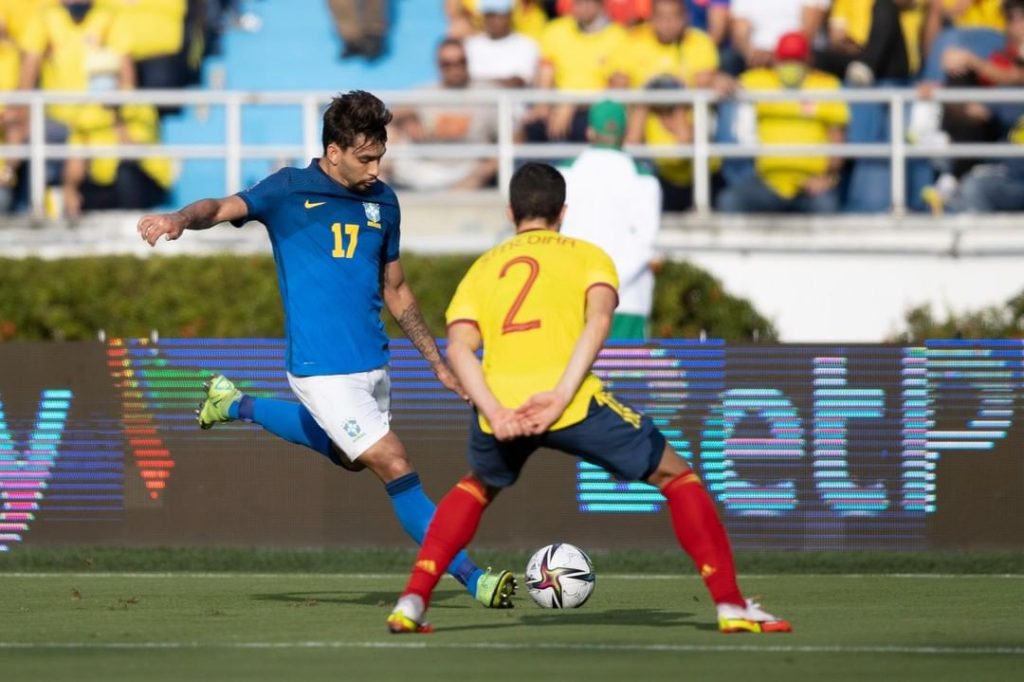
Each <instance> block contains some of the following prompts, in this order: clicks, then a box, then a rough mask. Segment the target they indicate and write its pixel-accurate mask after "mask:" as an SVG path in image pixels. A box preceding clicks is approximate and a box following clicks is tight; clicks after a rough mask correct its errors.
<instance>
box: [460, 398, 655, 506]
mask: <svg viewBox="0 0 1024 682" xmlns="http://www.w3.org/2000/svg"><path fill="white" fill-rule="evenodd" d="M538 448H551V449H553V450H561V451H562V452H564V453H566V454H570V455H575V456H576V457H579V458H581V459H583V460H585V461H587V462H590V463H591V464H596V465H597V466H599V467H601V468H603V469H604V470H606V471H608V472H609V473H611V474H612V475H613V476H615V477H616V478H618V479H621V480H623V481H644V480H647V478H648V477H650V475H651V474H653V473H654V471H655V469H657V468H658V464H659V463H660V462H661V456H662V454H663V453H664V451H665V436H663V435H662V433H661V431H659V430H658V429H657V427H656V426H654V423H653V422H652V421H651V419H650V418H649V417H647V416H646V415H643V414H640V413H639V412H637V411H635V410H633V409H632V408H630V407H628V406H626V405H623V404H622V403H620V402H618V401H617V400H615V398H614V397H613V396H612V395H611V393H608V392H603V393H599V394H597V395H595V396H594V397H593V398H591V399H590V407H589V409H588V410H587V416H586V418H584V419H583V421H581V422H577V423H575V424H573V425H572V426H567V427H565V428H564V429H558V430H557V431H548V432H547V433H544V434H542V435H540V436H530V437H527V438H517V439H515V440H511V441H499V440H498V439H497V438H495V437H494V435H493V434H490V433H484V432H483V430H482V429H481V428H480V423H479V421H478V420H477V418H476V415H475V414H474V415H473V421H472V425H471V427H470V434H469V450H468V452H467V458H468V459H469V466H470V469H472V471H473V475H474V476H476V477H477V478H479V479H480V480H481V481H483V483H484V484H486V485H488V486H490V487H492V488H507V487H508V486H510V485H512V484H513V483H515V482H516V479H518V478H519V472H521V471H522V470H523V465H524V464H526V460H527V459H529V457H530V455H532V454H533V453H534V452H536V450H537V449H538Z"/></svg>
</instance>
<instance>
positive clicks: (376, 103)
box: [323, 90, 391, 153]
mask: <svg viewBox="0 0 1024 682" xmlns="http://www.w3.org/2000/svg"><path fill="white" fill-rule="evenodd" d="M388 123H391V112H390V111H388V108H387V107H386V106H384V102H382V101H380V99H378V98H377V97H375V96H374V95H371V94H370V93H368V92H366V91H365V90H352V91H351V92H346V93H345V94H344V95H338V96H337V97H335V98H334V99H333V100H331V105H330V106H329V107H327V111H325V112H324V134H323V142H324V152H325V153H326V152H327V145H329V144H330V143H332V142H333V143H334V144H336V145H338V146H339V147H341V148H342V149H348V148H349V147H352V146H354V145H355V143H356V138H358V137H359V136H360V135H363V136H365V139H366V141H367V142H380V143H382V144H383V143H384V142H387V141H388V128H387V125H388Z"/></svg>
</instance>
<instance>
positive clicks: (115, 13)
mask: <svg viewBox="0 0 1024 682" xmlns="http://www.w3.org/2000/svg"><path fill="white" fill-rule="evenodd" d="M237 11H238V7H237V0H0V93H2V92H10V91H14V90H33V89H41V90H60V91H79V92H83V93H104V92H110V91H113V90H133V89H147V88H159V89H173V88H181V87H185V86H187V85H190V84H193V83H196V82H198V75H199V68H200V65H201V62H202V59H203V58H204V57H205V56H206V55H208V54H210V53H211V52H215V51H217V50H218V49H219V44H218V37H219V34H220V32H221V30H222V29H223V26H224V22H226V21H228V17H230V16H233V13H236V12H237ZM177 113H179V108H177V107H162V106H161V107H156V106H153V105H150V104H144V103H134V104H124V105H104V104H99V103H88V102H83V103H68V104H53V105H49V106H47V108H46V112H45V140H46V142H47V143H51V144H64V143H66V144H68V145H70V146H72V148H75V147H87V146H89V145H112V144H146V145H150V144H156V143H159V142H160V137H161V136H160V130H161V120H162V119H163V118H164V117H166V116H172V115H175V114H177ZM28 135H29V112H28V107H25V106H13V105H9V104H8V105H5V104H4V103H3V102H2V101H0V142H3V143H6V144H22V143H25V142H26V140H27V139H28ZM27 165H28V164H27V163H26V162H24V161H22V160H7V161H0V212H6V211H10V210H14V209H17V208H19V207H23V206H24V205H25V204H26V203H27V196H26V194H27V185H28V183H27V182H26V174H27ZM173 179H174V167H173V165H172V163H171V162H170V160H168V159H165V158H142V159H126V158H120V159H119V158H85V157H83V158H70V159H68V160H67V161H66V162H63V163H61V162H58V161H51V162H49V163H48V164H47V168H46V181H47V187H48V189H47V203H48V206H49V210H51V211H52V212H53V213H54V214H64V215H66V216H67V217H69V218H77V217H78V216H79V215H80V214H81V212H82V211H85V210H92V209H113V208H123V209H145V208H152V207H154V206H157V205H160V204H162V203H164V202H165V201H166V199H167V193H168V190H169V188H170V186H171V183H172V182H173Z"/></svg>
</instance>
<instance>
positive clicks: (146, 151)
mask: <svg viewBox="0 0 1024 682" xmlns="http://www.w3.org/2000/svg"><path fill="white" fill-rule="evenodd" d="M377 94H378V95H379V96H380V97H381V99H383V100H384V101H385V102H387V103H388V105H389V106H415V105H439V104H441V105H451V106H459V105H491V106H494V107H496V111H497V123H498V125H497V141H496V143H495V144H393V145H391V146H390V147H389V150H388V154H389V156H392V157H400V158H410V157H411V158H452V159H468V158H487V157H490V158H497V159H498V162H499V164H498V166H499V175H498V185H499V187H503V188H504V187H507V186H508V179H509V178H510V177H511V174H512V171H513V169H514V165H515V160H516V159H517V158H533V159H545V158H547V159H559V158H566V157H569V156H573V155H575V154H578V153H579V152H580V150H581V149H583V148H584V146H585V145H580V144H567V143H545V144H524V143H517V142H515V125H516V117H517V115H518V112H520V111H522V107H523V106H524V105H527V104H544V103H547V104H558V103H571V104H587V103H592V102H595V101H598V100H601V99H606V98H608V99H615V100H617V101H621V102H623V103H626V104H633V103H644V104H687V105H690V106H692V107H693V123H694V140H693V143H692V144H689V145H658V146H647V145H637V146H631V147H628V148H627V151H629V152H630V153H632V154H634V155H635V156H637V157H639V158H662V157H689V158H692V159H693V163H694V209H695V211H696V212H697V213H706V212H708V211H710V208H711V184H710V162H711V159H712V158H713V157H719V158H751V157H757V156H789V155H793V154H808V155H817V156H822V155H826V156H842V157H845V158H855V159H856V158H883V159H884V158H887V159H889V161H890V166H891V171H892V172H891V193H892V202H893V205H892V210H893V212H894V213H896V214H902V213H903V212H904V211H905V209H906V206H905V202H904V196H905V194H906V192H905V190H906V174H905V162H906V161H907V160H908V159H914V158H963V157H982V158H985V157H987V158H1019V157H1024V145H1013V144H1007V143H998V144H950V145H944V146H919V145H915V144H911V143H910V142H907V141H906V138H905V135H904V134H895V135H892V136H891V137H892V140H891V141H890V142H883V143H869V144H853V143H849V144H826V145H770V146H765V145H758V144H739V143H736V144H716V143H713V142H712V141H711V132H712V113H713V109H714V106H715V104H716V103H717V102H718V101H719V99H718V97H717V95H716V94H715V93H714V92H712V91H709V90H678V91H673V90H657V91H650V90H605V91H600V92H585V93H584V92H557V91H550V90H482V89H481V90H475V89H474V90H466V91H460V92H458V94H457V97H455V96H453V93H452V92H451V91H445V90H401V91H383V92H379V93H377ZM334 95H335V93H333V92H326V91H325V92H299V91H296V92H235V91H218V90H145V91H139V90H135V91H123V92H110V93H89V92H44V91H31V92H28V91H18V92H5V93H0V104H3V105H5V106H8V107H10V106H27V107H28V109H29V123H30V135H29V143H28V144H25V145H2V144H0V159H28V160H29V161H30V162H31V173H30V178H29V183H30V192H29V194H30V198H31V203H32V207H33V211H34V212H35V213H36V214H37V215H41V214H42V212H43V205H44V192H45V168H44V166H45V162H46V160H47V159H66V158H72V157H73V158H82V157H85V158H94V157H103V156H120V157H122V158H144V157H149V156H163V157H167V158H172V159H210V158H222V159H224V173H225V184H226V190H227V192H228V193H232V192H236V191H238V190H239V189H241V177H242V170H241V168H242V161H243V160H244V159H257V158H262V159H270V158H282V157H284V158H295V159H298V158H312V157H315V156H318V155H319V154H320V153H321V143H320V116H321V109H322V107H323V106H325V105H326V104H327V103H328V102H329V101H330V99H331V98H332V97H333V96H334ZM733 99H734V100H735V101H740V102H758V101H792V100H793V99H799V100H800V101H844V102H847V103H876V104H885V105H887V107H888V116H889V128H890V130H891V131H904V129H905V127H906V126H905V107H906V106H907V105H908V104H910V103H911V102H914V101H917V100H918V99H919V97H918V94H917V92H916V91H915V90H913V89H886V88H883V89H845V90H820V91H800V92H799V95H795V94H794V93H793V92H787V91H740V92H737V93H736V94H735V95H734V96H733ZM932 99H933V100H934V101H937V102H968V101H971V102H981V103H1014V104H1024V89H1021V90H1015V89H994V88H993V89H963V88H961V89H953V88H950V89H939V90H936V91H935V92H934V94H933V96H932ZM82 103H96V104H110V105H116V104H131V103H146V104H154V105H186V106H223V107H224V108H225V117H224V121H225V125H224V142H223V143H220V144H175V145H171V144H160V145H134V144H129V145H106V146H99V145H96V146H89V147H70V146H67V145H49V144H46V142H45V139H44V132H43V131H44V128H45V126H44V123H45V107H46V106H47V105H49V104H82ZM265 105H285V106H299V107H300V109H301V120H300V122H299V123H300V125H301V127H302V144H298V145H296V144H283V145H282V144H243V142H242V109H243V107H246V106H265Z"/></svg>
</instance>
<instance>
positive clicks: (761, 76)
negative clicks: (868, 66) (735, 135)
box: [740, 69, 850, 199]
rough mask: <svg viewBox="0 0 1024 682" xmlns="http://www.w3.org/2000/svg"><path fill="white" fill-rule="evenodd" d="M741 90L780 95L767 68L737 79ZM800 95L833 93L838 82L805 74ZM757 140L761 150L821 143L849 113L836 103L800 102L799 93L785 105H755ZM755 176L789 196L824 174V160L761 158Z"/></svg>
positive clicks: (779, 85) (775, 78)
mask: <svg viewBox="0 0 1024 682" xmlns="http://www.w3.org/2000/svg"><path fill="white" fill-rule="evenodd" d="M740 85H741V86H742V87H743V88H745V89H747V90H781V89H782V87H783V86H782V81H781V80H779V76H778V74H777V73H776V72H775V71H774V70H772V69H752V70H750V71H747V72H745V73H744V74H743V75H741V76H740ZM800 89H801V90H838V89H839V79H838V78H836V77H835V76H832V75H830V74H827V73H823V72H821V71H810V72H809V73H808V74H807V77H806V78H805V79H804V82H803V84H802V85H801V86H800ZM755 109H756V111H757V136H758V140H759V142H760V143H761V144H762V145H765V146H768V145H773V144H825V143H827V142H828V139H829V138H828V132H829V129H831V128H839V127H844V126H845V125H846V124H847V123H848V122H849V120H850V110H849V108H848V107H847V106H846V104H845V103H843V102H839V101H834V102H830V101H811V100H804V101H800V93H799V91H794V92H793V100H792V101H788V102H758V103H757V104H756V105H755ZM755 165H756V168H757V172H758V174H759V175H760V176H761V179H763V180H764V181H765V184H767V185H768V186H769V187H771V188H772V189H773V190H775V192H776V193H777V194H779V196H782V197H785V198H786V199H792V198H793V197H795V196H796V195H797V194H798V193H799V192H800V190H801V188H802V187H803V186H804V183H805V182H806V181H807V179H808V178H810V177H812V176H815V175H824V174H825V173H827V172H828V158H827V157H824V156H800V157H781V156H762V157H760V158H759V159H757V163H756V164H755Z"/></svg>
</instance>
